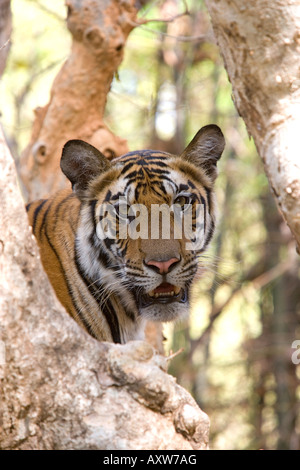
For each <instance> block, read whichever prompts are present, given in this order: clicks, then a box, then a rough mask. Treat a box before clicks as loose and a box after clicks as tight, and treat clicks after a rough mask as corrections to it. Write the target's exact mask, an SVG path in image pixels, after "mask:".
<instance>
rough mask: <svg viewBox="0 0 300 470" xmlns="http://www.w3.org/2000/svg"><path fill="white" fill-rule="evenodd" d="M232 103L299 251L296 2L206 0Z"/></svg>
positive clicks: (299, 22) (299, 39) (299, 27)
mask: <svg viewBox="0 0 300 470" xmlns="http://www.w3.org/2000/svg"><path fill="white" fill-rule="evenodd" d="M206 4H207V7H208V10H209V12H210V15H211V19H212V23H213V28H214V32H215V36H216V39H217V42H218V44H219V47H220V50H221V53H222V55H223V58H224V63H225V67H226V69H227V72H228V76H229V79H230V81H231V84H232V88H233V95H234V102H235V105H236V107H237V110H238V112H239V113H240V115H241V117H242V118H243V119H244V121H245V123H246V126H247V129H248V132H249V134H250V135H252V136H253V138H254V141H255V144H256V147H257V150H258V152H259V154H260V156H261V158H262V159H263V162H264V165H265V170H266V174H267V176H268V179H269V183H270V186H271V187H272V189H273V192H274V195H275V198H276V201H277V204H278V205H279V208H280V210H281V213H282V215H283V217H284V219H285V220H286V222H287V224H288V225H289V227H290V229H291V231H292V233H293V235H294V237H295V239H296V242H297V245H298V250H299V249H300V161H299V150H298V147H299V146H298V134H299V129H300V72H299V56H300V4H299V2H298V1H297V0H285V1H283V0H252V1H251V2H248V3H245V2H244V1H241V0H233V1H231V0H230V1H229V0H206Z"/></svg>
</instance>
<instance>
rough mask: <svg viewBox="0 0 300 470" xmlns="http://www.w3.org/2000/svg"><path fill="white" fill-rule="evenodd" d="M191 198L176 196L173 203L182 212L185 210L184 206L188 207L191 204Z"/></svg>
mask: <svg viewBox="0 0 300 470" xmlns="http://www.w3.org/2000/svg"><path fill="white" fill-rule="evenodd" d="M191 201H192V199H191V197H190V196H184V195H181V196H178V197H177V198H176V199H175V201H174V204H177V205H179V206H180V207H181V209H182V210H185V208H186V207H185V206H188V205H190V204H191Z"/></svg>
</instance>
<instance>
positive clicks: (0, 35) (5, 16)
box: [0, 0, 12, 77]
mask: <svg viewBox="0 0 300 470" xmlns="http://www.w3.org/2000/svg"><path fill="white" fill-rule="evenodd" d="M11 28H12V23H11V9H10V0H0V77H1V75H2V73H3V71H4V69H5V64H6V59H7V56H8V53H9V49H10V41H9V40H10V35H11Z"/></svg>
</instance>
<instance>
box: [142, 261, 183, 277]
mask: <svg viewBox="0 0 300 470" xmlns="http://www.w3.org/2000/svg"><path fill="white" fill-rule="evenodd" d="M179 261H180V259H178V258H170V259H168V260H166V261H156V260H150V261H147V262H146V263H145V264H146V265H147V266H149V267H150V268H152V269H154V270H155V271H156V272H158V273H159V274H166V273H168V272H169V271H171V270H172V269H173V268H175V265H176V264H177V263H178V262H179Z"/></svg>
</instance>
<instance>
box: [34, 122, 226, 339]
mask: <svg viewBox="0 0 300 470" xmlns="http://www.w3.org/2000/svg"><path fill="white" fill-rule="evenodd" d="M223 148H224V138H223V135H222V133H221V131H220V129H219V128H218V127H217V126H213V125H211V126H206V127H204V128H202V129H201V130H200V131H199V132H198V134H197V135H196V136H195V138H194V139H193V141H192V142H191V143H190V144H189V146H188V147H187V148H186V150H185V151H184V152H183V154H182V155H181V156H172V155H170V154H167V153H163V152H158V151H152V150H142V151H137V152H130V153H128V154H126V155H124V156H122V157H120V158H117V159H115V160H114V161H112V162H108V161H107V160H106V159H105V157H104V156H103V155H102V154H101V153H100V152H99V151H98V150H96V149H95V148H94V147H92V146H90V145H89V144H86V143H84V142H82V141H69V142H68V143H67V144H66V146H65V148H64V150H63V155H62V163H61V166H62V170H63V172H64V173H65V174H66V176H67V177H68V178H69V179H70V181H71V183H72V186H73V190H71V189H69V190H62V191H60V192H58V193H57V194H55V195H54V196H53V197H51V198H49V199H44V200H39V201H34V202H32V203H30V204H28V206H27V210H28V216H29V220H30V224H31V225H32V229H33V233H34V235H35V237H36V239H37V241H38V244H39V247H40V253H41V259H42V263H43V266H44V268H45V270H46V272H47V274H48V277H49V279H50V281H51V284H52V286H53V288H54V290H55V292H56V294H57V297H58V299H59V300H60V302H61V303H62V304H63V305H64V307H65V308H66V310H67V311H68V313H69V314H70V315H71V316H72V317H73V318H74V319H75V320H76V321H77V322H78V323H79V324H80V325H81V326H82V327H83V328H84V329H85V330H87V331H88V332H89V333H90V334H91V335H92V336H94V337H95V338H97V339H98V340H100V341H113V342H115V343H125V342H127V341H129V340H133V339H142V338H143V331H144V327H145V322H146V321H147V320H157V321H171V320H175V319H177V318H182V317H184V316H186V315H187V314H188V308H189V302H188V300H189V290H190V286H191V283H192V281H193V279H194V276H195V273H196V271H197V256H198V254H199V252H202V251H204V250H205V249H206V247H207V245H208V243H209V241H210V240H211V237H212V235H213V232H214V226H215V202H214V192H213V184H214V180H215V177H216V162H217V160H218V159H219V158H220V156H221V153H222V151H223ZM180 195H183V197H184V198H185V199H184V200H188V201H189V204H191V206H192V207H193V224H194V223H196V220H195V217H196V212H195V211H194V207H195V206H196V204H202V205H203V206H204V214H203V220H202V222H203V227H204V228H203V239H202V240H201V243H200V245H199V246H198V248H197V250H187V249H186V242H187V239H186V238H185V236H183V237H182V238H181V239H179V240H178V239H175V238H174V227H173V225H171V236H170V239H163V238H159V239H155V240H154V239H153V240H152V239H151V238H150V237H148V239H140V238H137V239H132V238H130V237H127V238H125V239H118V238H117V239H110V238H104V239H100V238H99V234H98V232H97V224H98V223H99V220H100V219H99V213H100V209H101V207H103V206H102V205H103V203H109V204H111V205H112V206H113V207H116V210H120V207H119V208H117V206H116V205H117V204H118V201H119V200H120V197H121V198H123V200H126V201H127V203H128V205H129V206H131V205H132V204H137V203H138V204H143V206H145V207H147V208H148V210H149V213H150V209H151V204H158V205H161V204H167V205H169V206H170V205H172V204H174V201H176V200H178V197H179V196H180ZM118 217H120V214H119V215H118ZM119 222H120V219H118V218H117V229H118V227H119V225H118V224H119ZM171 222H172V221H171ZM149 224H150V222H149ZM150 225H151V224H150ZM150 225H149V226H150ZM160 230H161V227H160ZM160 233H161V232H160ZM149 234H150V229H149ZM168 260H175V261H172V263H173V264H172V266H170V267H169V268H168V270H165V271H162V270H160V269H162V268H160V266H162V265H163V264H162V263H164V262H168ZM157 266H159V268H158V267H157ZM170 286H171V287H170ZM172 286H173V287H174V286H176V292H175V288H174V289H173V287H172ZM172 289H173V290H174V292H173V291H172ZM170 290H171V293H170V292H169V291H170ZM165 291H166V292H165ZM178 291H179V294H177V293H178ZM157 292H159V293H157ZM153 293H155V295H154V297H153ZM174 293H175V295H173V294H174ZM169 294H170V295H171V294H172V295H171V297H172V298H170V295H169Z"/></svg>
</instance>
